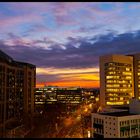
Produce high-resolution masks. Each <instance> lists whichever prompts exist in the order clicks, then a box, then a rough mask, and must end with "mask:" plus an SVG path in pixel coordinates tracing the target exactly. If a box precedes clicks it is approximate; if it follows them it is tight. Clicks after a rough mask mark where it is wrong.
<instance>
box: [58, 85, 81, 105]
mask: <svg viewBox="0 0 140 140" xmlns="http://www.w3.org/2000/svg"><path fill="white" fill-rule="evenodd" d="M57 101H58V102H59V103H64V104H69V105H77V104H80V103H81V101H82V93H81V89H80V88H75V87H69V88H59V89H58V90H57Z"/></svg>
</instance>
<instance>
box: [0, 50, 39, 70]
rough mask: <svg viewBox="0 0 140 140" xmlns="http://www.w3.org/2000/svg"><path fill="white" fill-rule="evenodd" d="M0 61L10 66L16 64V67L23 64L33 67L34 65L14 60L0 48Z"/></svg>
mask: <svg viewBox="0 0 140 140" xmlns="http://www.w3.org/2000/svg"><path fill="white" fill-rule="evenodd" d="M0 61H2V62H6V63H8V64H9V65H12V66H17V67H23V66H28V67H30V68H35V67H36V66H35V65H33V64H29V63H25V62H18V61H14V60H13V58H12V57H10V56H9V55H7V54H6V53H4V52H3V51H1V50H0Z"/></svg>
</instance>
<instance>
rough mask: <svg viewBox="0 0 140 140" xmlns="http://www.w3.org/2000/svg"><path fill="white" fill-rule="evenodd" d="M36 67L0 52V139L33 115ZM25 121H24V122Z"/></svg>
mask: <svg viewBox="0 0 140 140" xmlns="http://www.w3.org/2000/svg"><path fill="white" fill-rule="evenodd" d="M35 82H36V67H35V66H34V65H32V64H28V63H23V62H18V61H15V60H13V59H12V58H11V57H10V56H8V55H7V54H5V53H4V52H2V51H0V137H6V136H5V135H6V131H7V130H8V129H12V126H15V125H13V123H14V122H17V121H22V119H25V118H30V117H31V116H32V115H33V113H34V90H35ZM25 121H26V120H25Z"/></svg>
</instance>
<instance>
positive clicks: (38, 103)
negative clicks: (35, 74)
mask: <svg viewBox="0 0 140 140" xmlns="http://www.w3.org/2000/svg"><path fill="white" fill-rule="evenodd" d="M34 103H35V114H41V113H42V111H44V109H45V103H46V94H45V93H44V92H43V91H42V90H40V89H39V88H36V92H35V94H34Z"/></svg>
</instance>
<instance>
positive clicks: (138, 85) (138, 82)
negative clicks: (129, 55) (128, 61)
mask: <svg viewBox="0 0 140 140" xmlns="http://www.w3.org/2000/svg"><path fill="white" fill-rule="evenodd" d="M133 57H134V79H135V83H134V84H135V97H136V98H137V99H140V53H138V54H134V55H133Z"/></svg>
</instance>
